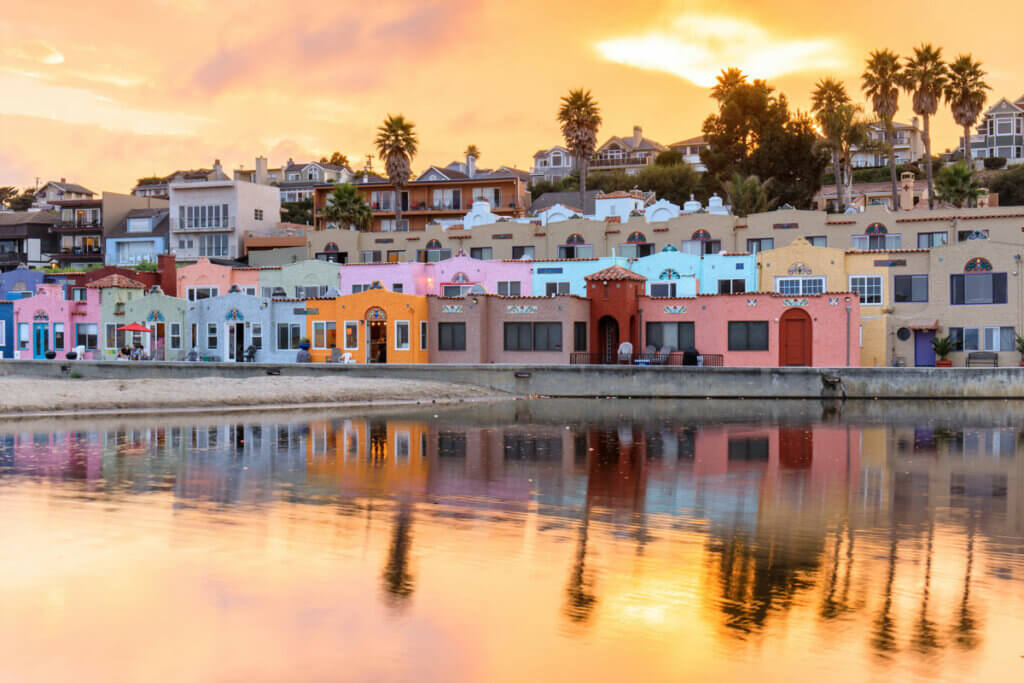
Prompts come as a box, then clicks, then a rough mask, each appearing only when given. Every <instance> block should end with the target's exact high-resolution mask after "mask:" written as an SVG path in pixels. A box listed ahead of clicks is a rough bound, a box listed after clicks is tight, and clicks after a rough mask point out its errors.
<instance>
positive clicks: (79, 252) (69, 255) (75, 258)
mask: <svg viewBox="0 0 1024 683" xmlns="http://www.w3.org/2000/svg"><path fill="white" fill-rule="evenodd" d="M51 258H53V259H55V260H57V261H63V262H67V263H79V262H86V263H88V262H91V261H102V260H103V250H102V249H65V250H63V251H60V252H58V253H56V254H52V255H51Z"/></svg>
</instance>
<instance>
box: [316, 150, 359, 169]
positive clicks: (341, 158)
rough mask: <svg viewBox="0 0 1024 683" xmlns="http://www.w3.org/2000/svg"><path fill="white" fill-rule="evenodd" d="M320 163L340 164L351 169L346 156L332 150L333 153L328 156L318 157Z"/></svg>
mask: <svg viewBox="0 0 1024 683" xmlns="http://www.w3.org/2000/svg"><path fill="white" fill-rule="evenodd" d="M320 163H321V164H331V165H332V166H341V167H342V168H348V169H351V167H350V166H349V165H348V157H347V156H345V155H344V154H342V153H341V152H334V153H333V154H331V156H330V158H328V157H320Z"/></svg>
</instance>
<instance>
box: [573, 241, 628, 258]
mask: <svg viewBox="0 0 1024 683" xmlns="http://www.w3.org/2000/svg"><path fill="white" fill-rule="evenodd" d="M626 246H629V247H632V246H635V245H631V244H630V245H626ZM622 255H623V256H626V254H622ZM593 256H594V247H593V245H591V244H574V245H570V244H563V245H562V246H560V247H558V258H592V257H593Z"/></svg>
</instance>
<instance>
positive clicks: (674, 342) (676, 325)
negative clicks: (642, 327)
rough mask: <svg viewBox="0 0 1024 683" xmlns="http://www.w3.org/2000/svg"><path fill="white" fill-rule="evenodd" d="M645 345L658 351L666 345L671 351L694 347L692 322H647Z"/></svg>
mask: <svg viewBox="0 0 1024 683" xmlns="http://www.w3.org/2000/svg"><path fill="white" fill-rule="evenodd" d="M645 345H646V346H653V347H654V348H656V349H658V350H659V351H660V350H661V349H663V348H665V347H666V346H667V347H668V348H669V349H671V350H672V351H683V350H684V349H689V348H693V347H694V336H693V323H692V322H650V323H647V336H646V341H645Z"/></svg>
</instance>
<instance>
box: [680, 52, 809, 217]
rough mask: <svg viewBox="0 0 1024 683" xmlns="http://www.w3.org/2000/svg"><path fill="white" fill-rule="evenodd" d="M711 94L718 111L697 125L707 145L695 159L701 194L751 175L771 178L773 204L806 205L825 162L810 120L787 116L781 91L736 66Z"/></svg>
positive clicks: (802, 117)
mask: <svg viewBox="0 0 1024 683" xmlns="http://www.w3.org/2000/svg"><path fill="white" fill-rule="evenodd" d="M712 97H714V98H715V99H716V100H718V112H717V113H713V114H711V115H710V116H708V117H707V118H706V119H705V120H704V125H703V126H702V131H703V133H704V138H705V140H706V141H707V142H708V147H707V148H705V149H702V150H701V154H700V158H701V161H702V162H703V163H704V165H705V167H706V168H707V169H708V170H707V173H705V174H704V176H703V178H701V187H700V190H699V191H700V193H701V194H702V195H703V196H705V197H706V196H709V195H710V193H711V192H717V191H719V190H722V189H723V185H724V183H725V182H727V181H729V180H730V179H731V178H732V177H733V175H734V174H736V173H740V174H741V175H744V176H747V175H756V176H758V177H759V178H763V179H766V180H767V179H771V181H772V184H771V186H770V188H769V189H770V192H771V194H772V197H773V199H774V200H775V201H776V202H777V203H779V204H791V205H793V206H796V207H800V208H809V207H810V205H811V200H812V198H813V197H814V195H815V193H816V192H817V191H818V190H819V189H820V188H821V177H822V173H823V171H824V169H825V166H826V165H827V164H828V159H827V156H826V155H824V154H823V153H822V152H821V151H820V149H819V148H818V145H817V140H818V135H817V134H816V133H815V131H814V127H813V124H812V122H811V120H810V118H808V117H807V116H806V115H804V114H801V113H800V112H796V113H794V114H792V115H791V114H790V112H789V105H788V103H787V101H786V97H785V95H782V94H778V95H775V94H774V88H772V87H771V86H770V85H768V84H767V83H766V82H765V81H762V80H755V81H753V82H752V83H750V82H747V81H746V77H745V76H743V74H742V73H740V72H739V71H738V70H736V69H730V70H728V71H723V72H722V75H721V76H719V78H718V85H717V86H716V87H715V88H713V89H712Z"/></svg>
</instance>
